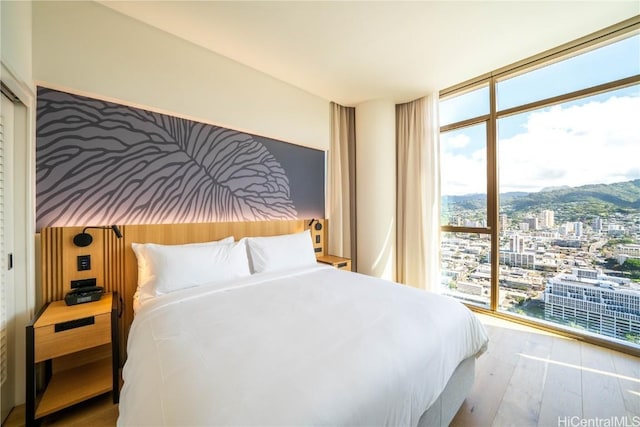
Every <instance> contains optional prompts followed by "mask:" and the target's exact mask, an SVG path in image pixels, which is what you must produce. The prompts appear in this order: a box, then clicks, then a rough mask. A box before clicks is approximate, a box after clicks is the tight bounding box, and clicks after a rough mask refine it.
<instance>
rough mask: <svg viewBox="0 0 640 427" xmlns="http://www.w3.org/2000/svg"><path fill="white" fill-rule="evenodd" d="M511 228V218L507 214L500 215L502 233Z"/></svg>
mask: <svg viewBox="0 0 640 427" xmlns="http://www.w3.org/2000/svg"><path fill="white" fill-rule="evenodd" d="M507 228H509V217H508V216H507V215H506V214H500V231H505V230H506V229H507Z"/></svg>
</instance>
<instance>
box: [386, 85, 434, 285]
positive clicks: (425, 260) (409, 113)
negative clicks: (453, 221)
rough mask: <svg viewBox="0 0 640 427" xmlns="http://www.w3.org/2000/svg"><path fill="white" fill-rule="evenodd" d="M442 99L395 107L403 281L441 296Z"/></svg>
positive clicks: (399, 251) (399, 269)
mask: <svg viewBox="0 0 640 427" xmlns="http://www.w3.org/2000/svg"><path fill="white" fill-rule="evenodd" d="M437 102H438V95H437V94H433V95H429V96H427V97H424V98H420V99H418V100H415V101H412V102H409V103H406V104H400V105H397V106H396V140H397V141H396V143H397V156H396V161H397V174H398V179H397V224H398V228H397V242H396V245H397V246H396V247H397V252H396V253H397V260H396V262H397V264H396V265H397V272H398V276H397V278H398V281H399V282H401V283H405V284H407V285H410V286H414V287H417V288H421V289H426V290H430V291H437V290H438V288H439V286H438V285H439V280H440V230H439V220H440V219H439V217H440V178H439V177H440V172H439V128H438V104H437Z"/></svg>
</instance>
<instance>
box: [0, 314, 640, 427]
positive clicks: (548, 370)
mask: <svg viewBox="0 0 640 427" xmlns="http://www.w3.org/2000/svg"><path fill="white" fill-rule="evenodd" d="M478 316H479V317H480V319H481V320H482V322H483V323H484V324H485V326H486V327H487V330H488V332H489V336H490V340H491V341H490V343H489V349H488V350H487V352H486V353H485V354H483V355H482V356H481V357H480V358H479V359H478V361H477V364H476V368H477V369H476V380H475V384H474V387H473V390H472V391H471V394H470V395H469V397H468V398H467V399H466V401H465V402H464V403H463V405H462V407H461V408H460V411H458V414H457V415H456V417H455V418H454V420H453V423H452V426H454V427H459V426H464V427H467V426H479V427H480V426H481V427H487V426H518V427H526V426H544V427H547V426H553V427H571V426H582V425H585V426H587V425H588V426H607V425H611V426H621V427H631V426H633V427H636V426H640V359H638V358H636V357H633V356H629V355H626V354H623V353H618V352H615V351H612V350H607V349H604V348H601V347H597V346H594V345H591V344H585V343H581V342H579V341H575V340H570V339H566V338H562V337H559V336H557V335H553V334H549V333H546V332H542V331H539V330H536V329H533V328H528V327H525V326H520V325H517V324H514V323H511V322H506V321H504V320H499V319H496V318H493V317H489V316H484V315H478ZM624 417H626V418H624ZM117 418H118V407H117V405H113V404H112V403H111V396H110V395H104V396H102V397H98V398H95V399H92V400H90V401H87V402H85V403H82V404H80V405H76V406H74V407H73V408H69V409H66V410H64V411H61V412H59V413H56V414H54V415H50V416H48V417H46V418H45V419H44V421H43V423H42V425H43V426H70V427H75V426H77V427H79V426H91V427H102V426H114V425H115V423H116V419H117ZM598 420H599V421H598ZM598 423H599V424H598ZM3 426H5V427H18V426H24V406H20V407H18V408H16V409H14V411H13V412H12V413H11V415H10V416H9V418H8V420H7V422H6V423H5V424H4V425H3Z"/></svg>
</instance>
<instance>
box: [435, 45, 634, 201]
mask: <svg viewBox="0 0 640 427" xmlns="http://www.w3.org/2000/svg"><path fill="white" fill-rule="evenodd" d="M636 74H640V35H636V36H633V37H630V38H628V39H625V40H622V41H620V42H617V43H614V44H610V45H608V46H605V47H603V48H600V49H596V50H592V51H590V52H588V53H586V54H583V55H580V56H577V57H573V58H570V59H569V60H566V61H562V62H558V63H555V64H552V65H550V66H547V67H544V68H540V69H538V70H535V71H534V72H531V73H528V74H523V75H520V76H516V77H513V78H511V79H509V80H506V81H504V82H500V83H499V84H498V87H497V91H498V107H499V110H500V109H501V108H509V107H511V106H514V105H522V104H524V103H528V102H533V101H536V100H540V99H545V98H548V97H551V96H555V95H559V94H562V93H568V92H571V91H574V90H579V89H583V88H585V87H590V86H594V85H597V84H601V83H605V82H608V81H614V80H617V79H620V78H624V77H628V76H632V75H636ZM461 101H467V102H461ZM487 112H488V91H487V90H486V89H484V90H478V91H474V92H473V93H469V94H467V95H466V96H461V97H458V98H457V99H455V100H450V101H448V102H445V103H444V104H441V124H446V123H447V122H449V123H451V122H453V121H457V120H461V119H464V118H468V117H473V116H477V115H482V114H486V113H487ZM639 117H640V85H635V86H631V87H627V88H623V89H619V90H616V91H612V92H607V93H603V94H599V95H595V96H592V97H588V98H584V99H580V100H576V101H572V102H567V103H563V104H561V105H556V106H552V107H547V108H544V109H540V110H536V111H531V112H527V113H522V114H518V115H512V116H509V117H505V118H502V119H500V120H499V122H498V137H499V143H498V144H499V145H498V150H499V163H500V172H499V173H500V184H501V192H505V191H539V190H540V189H542V188H544V187H549V186H558V185H571V186H577V185H585V184H593V183H601V182H602V183H611V182H619V181H626V180H630V179H636V178H640V161H638V160H636V159H638V158H640V119H638V118H639ZM485 134H486V131H485V126H484V125H476V126H472V127H468V128H465V129H461V130H458V131H453V132H448V133H445V134H442V138H441V143H442V174H443V176H442V178H443V180H442V182H443V184H442V194H444V195H452V194H457V195H459V194H469V193H478V192H483V193H484V192H486V177H485V176H486V147H485V145H486V142H485V139H486V137H485Z"/></svg>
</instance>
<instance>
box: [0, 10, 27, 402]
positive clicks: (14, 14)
mask: <svg viewBox="0 0 640 427" xmlns="http://www.w3.org/2000/svg"><path fill="white" fill-rule="evenodd" d="M31 11H32V4H31V2H28V1H25V2H19V1H16V2H13V1H12V2H7V1H0V15H1V17H0V20H1V25H0V28H1V33H0V39H1V40H2V42H1V47H0V70H1V71H0V74H1V77H2V82H3V83H5V84H6V85H7V87H8V88H9V89H10V90H11V91H12V92H13V93H14V94H15V95H16V96H17V97H18V98H19V99H20V101H21V102H22V104H20V103H18V104H15V111H14V114H15V120H14V144H13V183H14V186H13V194H14V198H13V230H14V245H13V254H14V271H13V279H14V286H15V291H14V296H15V315H14V317H13V319H9V323H10V325H11V326H12V327H13V328H14V336H15V342H14V343H13V344H11V345H12V346H13V349H10V351H11V350H13V352H14V355H15V359H14V360H15V369H14V375H15V378H14V379H15V383H14V384H15V386H14V396H13V401H14V404H15V405H20V404H22V403H24V400H25V381H24V378H25V325H26V324H27V322H28V321H29V320H30V318H31V316H32V315H33V309H34V305H35V265H34V264H35V261H34V256H35V246H34V239H33V236H34V230H35V215H34V209H33V200H34V199H35V192H34V185H35V184H34V181H35V172H34V169H33V166H34V160H33V159H34V150H33V148H34V141H35V132H34V124H35V93H34V88H33V77H32V49H31V41H32V18H31ZM8 207H9V206H8ZM2 262H5V260H3V261H2Z"/></svg>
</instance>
